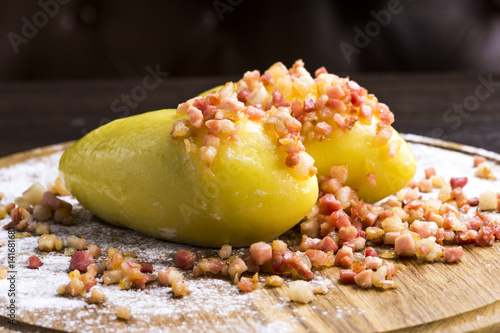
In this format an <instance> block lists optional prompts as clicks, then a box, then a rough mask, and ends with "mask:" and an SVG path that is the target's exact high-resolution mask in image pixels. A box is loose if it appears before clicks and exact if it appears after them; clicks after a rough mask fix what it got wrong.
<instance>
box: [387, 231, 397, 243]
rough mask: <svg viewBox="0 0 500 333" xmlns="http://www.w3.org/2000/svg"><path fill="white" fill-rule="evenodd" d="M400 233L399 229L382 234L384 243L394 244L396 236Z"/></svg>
mask: <svg viewBox="0 0 500 333" xmlns="http://www.w3.org/2000/svg"><path fill="white" fill-rule="evenodd" d="M400 235H401V232H400V231H389V232H386V233H385V234H384V244H390V245H394V244H395V242H396V238H398V237H399V236H400Z"/></svg>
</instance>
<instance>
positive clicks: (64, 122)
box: [0, 73, 500, 156]
mask: <svg viewBox="0 0 500 333" xmlns="http://www.w3.org/2000/svg"><path fill="white" fill-rule="evenodd" d="M351 78H352V79H354V80H356V81H358V83H360V84H361V85H363V86H364V87H366V88H367V89H368V91H369V92H371V93H374V94H375V95H376V96H377V97H378V98H379V100H380V101H383V102H385V103H386V104H388V105H389V106H390V107H391V109H392V110H393V111H394V113H395V114H396V123H395V127H396V129H398V130H399V131H400V132H403V133H414V134H420V135H425V136H430V137H436V138H441V139H444V140H448V141H455V142H459V143H464V144H468V145H472V146H477V147H481V148H485V149H489V150H493V151H496V152H500V75H499V74H492V73H418V74H408V73H406V74H391V73H383V74H374V73H370V74H367V73H357V74H356V73H355V74H351ZM229 79H233V80H236V79H237V77H233V78H231V77H207V78H169V77H167V78H163V79H161V80H162V81H161V83H160V84H158V86H157V87H156V88H153V89H150V90H147V89H146V88H144V87H143V80H142V79H139V80H135V81H118V80H116V81H109V80H108V81H103V80H93V81H63V82H61V81H34V82H3V83H0V156H4V155H8V154H11V153H15V152H19V151H23V150H27V149H30V148H35V147H39V146H44V145H48V144H53V143H58V142H63V141H68V140H73V139H77V138H79V137H81V136H82V135H83V134H84V133H86V132H88V131H90V130H92V129H94V128H96V127H98V126H99V124H100V123H104V122H107V121H109V120H110V119H116V118H120V117H122V116H126V115H132V114H137V113H142V112H146V111H151V110H156V109H161V108H172V107H176V106H177V104H178V103H179V102H182V101H184V100H186V99H188V98H191V97H193V96H195V95H196V94H197V93H200V92H202V91H205V90H207V89H209V88H211V87H213V86H216V85H218V84H221V83H224V82H225V81H227V80H229ZM488 81H489V82H490V83H487V82H488ZM148 88H151V86H148ZM144 92H145V93H144ZM127 95H128V96H129V100H128V104H127V102H126V99H127V97H126V96H127Z"/></svg>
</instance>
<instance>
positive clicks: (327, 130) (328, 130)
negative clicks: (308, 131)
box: [316, 121, 333, 137]
mask: <svg viewBox="0 0 500 333" xmlns="http://www.w3.org/2000/svg"><path fill="white" fill-rule="evenodd" d="M316 129H317V130H318V132H320V133H322V134H324V135H325V136H327V137H329V136H330V135H331V134H332V133H333V127H332V126H330V125H329V124H327V123H326V122H324V121H322V122H320V123H318V124H316Z"/></svg>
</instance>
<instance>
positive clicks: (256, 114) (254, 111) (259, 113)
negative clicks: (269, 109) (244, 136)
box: [245, 106, 266, 120]
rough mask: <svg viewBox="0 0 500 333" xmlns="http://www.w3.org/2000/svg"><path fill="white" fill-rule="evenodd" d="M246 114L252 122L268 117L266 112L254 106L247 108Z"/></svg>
mask: <svg viewBox="0 0 500 333" xmlns="http://www.w3.org/2000/svg"><path fill="white" fill-rule="evenodd" d="M245 113H246V114H247V116H248V118H249V119H252V120H259V119H262V118H264V116H265V115H266V112H265V111H263V110H261V109H258V108H256V107H254V106H249V107H247V108H246V111H245Z"/></svg>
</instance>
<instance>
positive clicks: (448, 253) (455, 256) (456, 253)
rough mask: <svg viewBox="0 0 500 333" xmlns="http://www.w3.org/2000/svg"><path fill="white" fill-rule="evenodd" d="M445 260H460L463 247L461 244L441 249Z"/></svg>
mask: <svg viewBox="0 0 500 333" xmlns="http://www.w3.org/2000/svg"><path fill="white" fill-rule="evenodd" d="M443 255H444V260H445V261H446V262H460V261H461V260H462V256H463V255H464V249H463V248H462V247H461V246H454V247H447V248H445V249H444V251H443Z"/></svg>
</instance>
